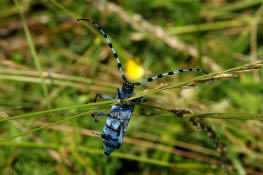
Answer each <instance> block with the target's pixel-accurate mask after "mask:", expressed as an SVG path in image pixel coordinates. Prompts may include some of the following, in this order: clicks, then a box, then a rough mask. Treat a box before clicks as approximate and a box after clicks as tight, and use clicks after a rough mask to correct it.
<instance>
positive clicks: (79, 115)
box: [0, 111, 93, 145]
mask: <svg viewBox="0 0 263 175" xmlns="http://www.w3.org/2000/svg"><path fill="white" fill-rule="evenodd" d="M92 112H93V111H89V112H85V113H82V114H78V115H75V116H73V117H69V118H65V119H63V120H59V121H56V122H53V123H50V124H47V125H45V126H41V127H39V128H34V129H31V130H29V131H26V132H23V133H21V134H18V135H15V136H11V137H8V138H6V139H3V140H1V141H0V145H1V144H2V143H4V142H7V141H9V140H13V139H15V138H17V137H20V136H24V135H27V134H29V133H32V132H36V131H39V130H41V129H45V128H48V127H50V126H53V125H56V124H59V123H62V122H65V121H68V120H72V119H74V118H78V117H81V116H85V115H88V114H91V113H92Z"/></svg>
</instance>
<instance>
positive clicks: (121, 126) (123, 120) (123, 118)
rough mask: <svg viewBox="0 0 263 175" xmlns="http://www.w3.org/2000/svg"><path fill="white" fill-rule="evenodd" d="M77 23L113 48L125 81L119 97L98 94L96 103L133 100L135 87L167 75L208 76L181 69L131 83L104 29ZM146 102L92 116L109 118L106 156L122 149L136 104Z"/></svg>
mask: <svg viewBox="0 0 263 175" xmlns="http://www.w3.org/2000/svg"><path fill="white" fill-rule="evenodd" d="M77 21H87V22H89V23H91V24H92V25H93V26H95V27H96V28H97V29H98V30H99V31H100V33H101V34H102V35H103V36H104V38H105V39H106V41H107V43H108V45H109V47H110V48H111V50H112V52H113V55H114V57H115V59H116V61H117V65H118V67H119V69H120V72H121V77H122V79H123V81H124V82H123V84H122V87H121V88H120V89H117V96H116V97H115V98H113V97H110V96H108V95H104V94H97V95H96V97H95V99H94V102H96V101H97V98H98V97H101V98H104V99H109V100H114V99H115V100H116V99H120V100H123V99H128V98H131V97H133V96H134V95H135V94H134V86H139V85H142V84H144V83H146V82H151V81H153V80H154V79H157V78H162V77H164V76H166V75H174V74H176V73H181V72H188V71H197V72H202V73H205V74H207V72H205V71H203V70H201V69H196V68H191V69H180V70H175V71H171V72H166V73H163V74H159V75H156V76H154V77H151V78H148V79H146V80H144V81H142V82H136V83H131V82H129V81H128V80H127V78H126V76H125V75H124V73H123V69H122V66H121V63H120V60H119V57H118V54H117V53H116V51H115V49H114V48H113V45H112V43H111V41H110V39H109V38H108V36H107V35H106V34H105V32H104V31H103V30H102V28H101V27H100V26H99V25H98V24H97V23H95V22H94V21H93V20H90V19H78V20H77ZM144 101H145V100H144V99H143V98H142V97H140V98H136V99H133V100H130V101H127V102H122V101H121V102H120V103H118V104H115V105H113V106H112V108H111V111H110V113H93V114H92V115H91V116H92V118H93V119H94V121H95V122H98V118H97V116H107V117H108V118H107V120H106V124H105V126H104V129H103V133H102V135H101V137H102V140H103V145H104V153H105V154H106V155H110V154H111V152H112V151H114V150H115V149H119V148H120V146H121V144H122V140H123V137H124V133H125V132H126V130H127V127H128V124H129V121H130V118H131V115H132V112H133V110H134V107H135V104H138V103H142V102H144Z"/></svg>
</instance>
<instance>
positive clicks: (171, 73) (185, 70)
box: [134, 68, 208, 85]
mask: <svg viewBox="0 0 263 175" xmlns="http://www.w3.org/2000/svg"><path fill="white" fill-rule="evenodd" d="M189 71H196V72H202V73H205V74H208V73H207V72H206V71H203V70H201V69H196V68H192V69H180V70H175V71H171V72H166V73H163V74H159V75H156V76H154V77H151V78H148V79H146V80H143V81H142V82H136V83H134V84H135V85H142V84H144V83H147V82H151V81H153V80H154V79H157V78H162V77H163V76H166V75H173V74H177V73H181V72H189Z"/></svg>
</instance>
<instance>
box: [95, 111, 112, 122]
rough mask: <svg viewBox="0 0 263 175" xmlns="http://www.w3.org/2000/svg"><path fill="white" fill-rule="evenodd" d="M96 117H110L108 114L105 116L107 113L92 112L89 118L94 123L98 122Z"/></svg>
mask: <svg viewBox="0 0 263 175" xmlns="http://www.w3.org/2000/svg"><path fill="white" fill-rule="evenodd" d="M97 116H108V117H109V116H111V115H110V114H107V113H100V112H98V113H97V112H94V113H93V114H91V117H92V118H93V120H94V121H95V122H99V120H98V118H97Z"/></svg>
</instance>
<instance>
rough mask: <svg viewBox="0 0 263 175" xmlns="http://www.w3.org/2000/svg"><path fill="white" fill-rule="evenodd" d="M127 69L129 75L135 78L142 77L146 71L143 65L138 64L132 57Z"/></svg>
mask: <svg viewBox="0 0 263 175" xmlns="http://www.w3.org/2000/svg"><path fill="white" fill-rule="evenodd" d="M126 70H127V76H128V77H129V78H130V79H133V80H136V79H139V78H141V77H142V76H143V73H144V70H143V67H142V66H141V65H139V64H137V63H136V62H135V61H133V60H132V59H129V61H128V62H127V66H126Z"/></svg>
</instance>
